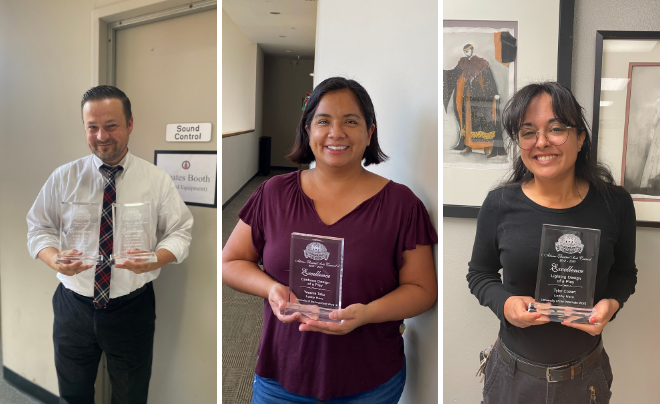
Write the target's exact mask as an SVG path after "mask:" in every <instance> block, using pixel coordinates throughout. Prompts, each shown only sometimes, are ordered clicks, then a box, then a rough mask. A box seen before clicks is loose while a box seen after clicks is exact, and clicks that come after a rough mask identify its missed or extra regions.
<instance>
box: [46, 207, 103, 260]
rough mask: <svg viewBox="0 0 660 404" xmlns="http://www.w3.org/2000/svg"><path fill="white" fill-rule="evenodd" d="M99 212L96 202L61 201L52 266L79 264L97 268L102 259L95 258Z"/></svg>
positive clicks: (97, 255) (99, 257)
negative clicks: (55, 250)
mask: <svg viewBox="0 0 660 404" xmlns="http://www.w3.org/2000/svg"><path fill="white" fill-rule="evenodd" d="M101 209H102V204H100V203H84V202H62V204H61V205H60V252H59V253H58V254H57V257H56V259H55V263H57V264H70V263H73V262H76V261H82V263H83V265H100V264H101V263H102V262H103V256H102V255H99V229H100V228H101ZM80 253H82V254H80Z"/></svg>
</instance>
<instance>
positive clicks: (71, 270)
mask: <svg viewBox="0 0 660 404" xmlns="http://www.w3.org/2000/svg"><path fill="white" fill-rule="evenodd" d="M91 267H92V265H82V261H74V262H73V263H71V264H58V265H56V268H55V269H56V270H57V272H59V273H61V274H64V275H67V276H74V275H78V274H79V273H81V272H83V271H86V270H88V269H90V268H91Z"/></svg>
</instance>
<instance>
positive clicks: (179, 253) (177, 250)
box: [156, 239, 188, 264]
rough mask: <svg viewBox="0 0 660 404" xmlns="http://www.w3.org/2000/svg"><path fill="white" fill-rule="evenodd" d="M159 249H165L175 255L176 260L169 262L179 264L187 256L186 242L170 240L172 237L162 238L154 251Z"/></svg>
mask: <svg viewBox="0 0 660 404" xmlns="http://www.w3.org/2000/svg"><path fill="white" fill-rule="evenodd" d="M160 249H165V250H167V251H169V252H171V253H172V254H174V256H175V257H176V261H175V262H172V263H171V264H180V263H181V262H183V260H185V259H186V257H188V243H184V242H183V241H181V240H176V239H174V240H172V239H165V240H162V241H161V242H160V243H158V245H157V246H156V251H158V250H160Z"/></svg>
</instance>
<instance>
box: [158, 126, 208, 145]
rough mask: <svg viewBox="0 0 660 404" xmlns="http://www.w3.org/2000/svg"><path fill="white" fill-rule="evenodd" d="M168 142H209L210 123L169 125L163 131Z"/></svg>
mask: <svg viewBox="0 0 660 404" xmlns="http://www.w3.org/2000/svg"><path fill="white" fill-rule="evenodd" d="M165 140H167V141H168V142H210V141H211V124H210V123H170V124H168V125H167V129H166V130H165Z"/></svg>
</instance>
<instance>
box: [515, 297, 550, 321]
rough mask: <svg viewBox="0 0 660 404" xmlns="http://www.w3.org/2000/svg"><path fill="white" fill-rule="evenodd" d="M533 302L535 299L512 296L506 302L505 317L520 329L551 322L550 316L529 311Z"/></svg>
mask: <svg viewBox="0 0 660 404" xmlns="http://www.w3.org/2000/svg"><path fill="white" fill-rule="evenodd" d="M532 302H534V298H532V297H530V296H511V297H510V298H508V299H506V302H504V317H506V319H507V320H508V321H509V322H510V323H511V324H513V325H515V326H516V327H518V328H527V327H529V326H531V325H541V324H546V323H548V322H550V319H549V318H548V316H544V315H543V314H541V313H530V312H529V311H527V307H529V304H530V303H532Z"/></svg>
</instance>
